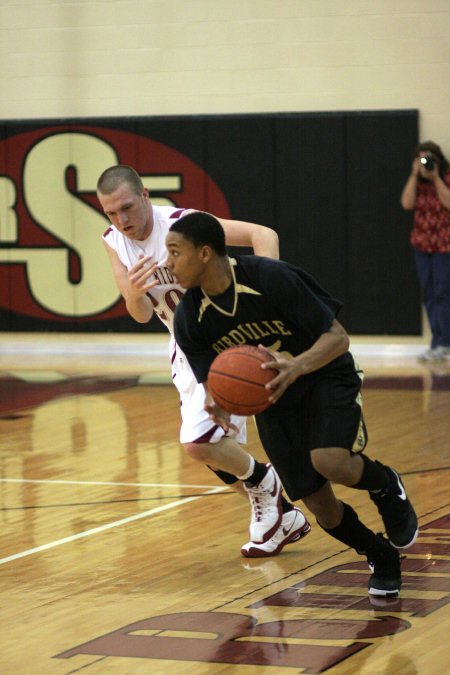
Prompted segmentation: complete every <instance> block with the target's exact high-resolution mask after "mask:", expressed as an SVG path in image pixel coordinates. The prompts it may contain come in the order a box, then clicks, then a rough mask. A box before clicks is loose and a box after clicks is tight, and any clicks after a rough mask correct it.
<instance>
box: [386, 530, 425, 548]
mask: <svg viewBox="0 0 450 675" xmlns="http://www.w3.org/2000/svg"><path fill="white" fill-rule="evenodd" d="M418 536H419V528H417V530H416V531H415V532H414V536H413V538H412V539H411V541H410V542H408V543H407V544H403V545H402V546H399V544H394V542H393V541H392V539H389V542H390V544H391V545H392V546H393V547H394V548H396V549H397V550H398V551H403V550H404V549H406V548H410V547H411V546H412V545H413V544H415V543H416V539H417V537H418Z"/></svg>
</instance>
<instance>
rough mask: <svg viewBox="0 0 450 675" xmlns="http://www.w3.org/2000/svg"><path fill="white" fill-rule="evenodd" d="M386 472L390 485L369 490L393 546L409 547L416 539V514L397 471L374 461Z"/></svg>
mask: <svg viewBox="0 0 450 675" xmlns="http://www.w3.org/2000/svg"><path fill="white" fill-rule="evenodd" d="M376 463H377V464H378V465H379V466H383V468H384V469H385V470H386V471H387V472H388V474H389V477H390V480H391V487H389V488H388V489H387V490H382V491H380V492H369V495H370V498H371V500H372V501H373V502H374V503H375V504H376V506H377V509H378V512H379V514H380V516H381V518H382V519H383V523H384V527H385V528H386V534H387V536H388V538H389V541H390V542H391V544H392V546H395V548H409V546H412V545H413V544H414V542H415V541H416V539H417V535H418V534H419V528H418V524H417V516H416V512H415V511H414V509H413V507H412V505H411V502H410V501H409V499H408V497H407V496H406V492H405V488H404V485H403V483H402V480H401V478H400V476H399V475H398V473H397V472H396V471H394V469H391V468H390V467H389V466H384V465H383V464H381V463H380V462H376Z"/></svg>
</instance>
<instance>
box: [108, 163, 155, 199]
mask: <svg viewBox="0 0 450 675" xmlns="http://www.w3.org/2000/svg"><path fill="white" fill-rule="evenodd" d="M122 183H128V185H129V186H130V187H131V189H132V190H133V192H135V193H136V194H137V195H141V194H142V193H143V191H144V184H143V182H142V180H141V177H140V176H139V174H138V173H137V171H135V170H134V169H133V168H132V167H131V166H127V165H126V164H117V165H116V166H110V167H109V169H105V171H103V173H102V175H101V176H100V178H99V179H98V181H97V192H99V193H100V194H102V195H109V194H111V193H112V192H115V191H116V190H117V188H118V187H119V185H122Z"/></svg>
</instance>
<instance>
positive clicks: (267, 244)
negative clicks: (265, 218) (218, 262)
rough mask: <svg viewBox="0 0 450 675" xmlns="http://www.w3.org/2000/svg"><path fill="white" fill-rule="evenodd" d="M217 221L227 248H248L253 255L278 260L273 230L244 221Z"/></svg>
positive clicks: (278, 251) (278, 255)
mask: <svg viewBox="0 0 450 675" xmlns="http://www.w3.org/2000/svg"><path fill="white" fill-rule="evenodd" d="M217 220H218V221H219V223H220V224H221V225H222V227H223V229H224V231H225V240H226V243H227V244H228V245H229V246H250V247H251V248H253V252H254V253H255V255H262V256H266V257H267V258H274V259H275V260H278V259H279V257H280V247H279V241H278V234H277V233H276V232H275V230H272V229H271V228H270V227H266V226H265V225H258V224H257V223H249V222H247V221H245V220H226V219H223V218H217Z"/></svg>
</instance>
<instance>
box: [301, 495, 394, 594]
mask: <svg viewBox="0 0 450 675" xmlns="http://www.w3.org/2000/svg"><path fill="white" fill-rule="evenodd" d="M303 501H304V503H305V504H306V506H307V507H308V509H310V511H312V513H314V515H315V516H316V519H317V523H318V524H319V525H320V527H322V529H323V530H324V531H325V532H327V533H328V534H329V535H330V536H331V537H333V538H334V539H337V540H338V541H340V542H342V543H343V544H345V545H346V546H350V547H351V548H353V549H354V550H355V551H356V552H357V553H358V554H360V555H365V556H366V558H367V561H368V563H369V566H370V567H371V570H372V575H371V577H370V579H369V583H368V589H369V593H370V594H371V595H380V596H395V595H397V594H398V593H399V591H400V587H401V568H400V556H399V553H398V551H397V550H396V549H395V548H394V547H393V546H391V544H390V543H389V542H388V541H387V540H386V539H384V538H383V537H382V536H381V535H377V534H375V533H374V532H372V530H370V529H369V528H368V527H366V526H365V525H364V524H363V523H362V522H361V521H360V520H359V518H358V515H357V513H356V512H355V511H354V510H353V509H352V507H351V506H350V505H349V504H345V503H344V502H341V501H340V500H338V499H337V498H336V496H335V494H334V492H333V490H332V488H331V485H330V483H328V482H327V483H325V485H323V487H322V488H320V489H319V490H318V491H317V492H315V493H313V494H312V495H308V496H307V497H304V498H303Z"/></svg>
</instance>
